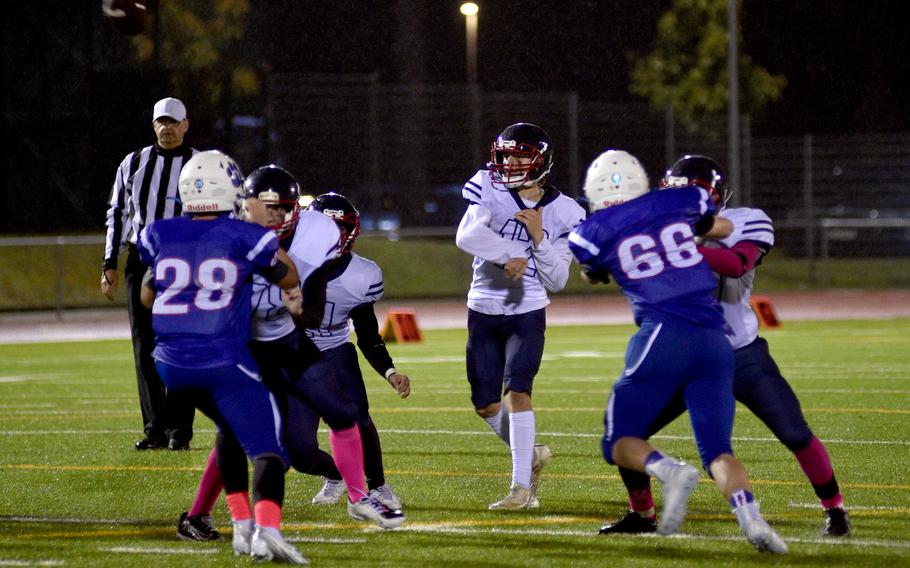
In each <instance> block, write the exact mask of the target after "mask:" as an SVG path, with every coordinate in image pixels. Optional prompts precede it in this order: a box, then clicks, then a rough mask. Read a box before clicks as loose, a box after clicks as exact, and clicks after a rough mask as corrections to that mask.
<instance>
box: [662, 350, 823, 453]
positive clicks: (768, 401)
mask: <svg viewBox="0 0 910 568" xmlns="http://www.w3.org/2000/svg"><path fill="white" fill-rule="evenodd" d="M735 355H736V370H735V371H734V375H733V396H734V397H735V398H736V400H737V401H739V402H741V403H742V404H743V405H744V406H745V407H746V408H748V409H749V410H750V411H751V412H752V414H754V415H755V416H757V417H758V419H759V420H761V421H762V422H764V424H765V426H767V427H768V428H769V429H770V430H771V432H772V433H773V434H774V436H775V437H776V438H777V439H778V440H780V441H781V443H782V444H783V445H785V446H786V447H787V449H789V450H790V451H791V452H798V451H800V450H802V449H805V448H806V447H807V446H808V445H809V443H811V442H812V438H813V437H814V434H813V433H812V430H811V429H810V428H809V425H808V424H807V423H806V418H805V416H804V415H803V411H802V408H801V407H800V404H799V399H798V398H797V397H796V394H795V393H794V392H793V389H792V388H791V387H790V384H789V383H788V382H787V380H786V379H785V378H784V377H783V375H781V373H780V369H779V368H778V367H777V363H775V362H774V359H773V358H772V357H771V353H770V351H769V350H768V342H767V341H765V340H764V339H763V338H761V337H759V338H757V339H756V340H755V341H753V342H752V343H750V344H749V345H746V346H744V347H740V348H739V349H737V350H736V351H735ZM685 411H686V404H685V401H684V400H683V399H682V397H677V398H676V399H675V400H673V401H672V402H671V403H670V405H669V406H667V408H666V410H665V411H664V412H662V413H661V414H660V416H658V417H657V418H656V419H655V421H654V424H652V425H651V427H650V428H649V430H648V435H649V436H650V435H653V434H655V433H656V432H658V431H660V430H661V429H662V428H663V427H664V426H666V425H667V424H669V423H670V422H673V421H674V420H676V418H677V417H679V416H680V415H681V414H682V413H683V412H685Z"/></svg>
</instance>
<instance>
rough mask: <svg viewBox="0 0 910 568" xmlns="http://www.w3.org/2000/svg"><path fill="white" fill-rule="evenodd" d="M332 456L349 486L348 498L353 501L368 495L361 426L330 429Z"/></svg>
mask: <svg viewBox="0 0 910 568" xmlns="http://www.w3.org/2000/svg"><path fill="white" fill-rule="evenodd" d="M329 443H330V444H331V445H332V458H333V459H334V460H335V467H337V468H338V471H339V472H340V473H341V478H342V479H344V484H345V485H346V486H347V488H348V499H350V501H351V502H352V503H353V502H355V501H359V500H360V499H361V498H363V497H366V495H367V488H366V483H365V481H364V477H363V444H362V443H361V441H360V428H358V427H357V425H356V424H354V426H353V427H351V428H348V429H347V430H329Z"/></svg>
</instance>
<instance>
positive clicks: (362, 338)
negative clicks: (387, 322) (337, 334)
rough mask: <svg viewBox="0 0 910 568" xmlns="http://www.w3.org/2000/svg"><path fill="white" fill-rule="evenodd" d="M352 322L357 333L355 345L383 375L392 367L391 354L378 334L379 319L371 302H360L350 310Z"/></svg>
mask: <svg viewBox="0 0 910 568" xmlns="http://www.w3.org/2000/svg"><path fill="white" fill-rule="evenodd" d="M351 320H352V321H353V322H354V333H356V334H357V347H359V348H360V352H361V353H363V356H364V357H366V360H367V361H369V363H370V366H371V367H373V369H375V370H376V372H377V373H379V374H380V375H382V376H383V377H385V373H386V371H388V370H389V369H391V368H392V367H394V366H395V365H394V364H393V363H392V356H391V355H389V350H388V349H386V346H385V342H384V341H383V340H382V337H381V336H380V335H379V321H377V319H376V312H375V311H373V303H372V302H367V303H365V304H360V305H359V306H357V307H356V308H354V309H353V310H351Z"/></svg>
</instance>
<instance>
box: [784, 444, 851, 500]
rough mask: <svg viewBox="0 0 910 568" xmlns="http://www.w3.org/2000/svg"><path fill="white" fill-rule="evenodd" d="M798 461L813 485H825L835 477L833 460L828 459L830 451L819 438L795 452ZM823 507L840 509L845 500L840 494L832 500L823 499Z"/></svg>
mask: <svg viewBox="0 0 910 568" xmlns="http://www.w3.org/2000/svg"><path fill="white" fill-rule="evenodd" d="M794 455H795V456H796V461H798V462H799V466H800V467H801V468H802V469H803V473H805V474H806V477H808V478H809V483H811V484H812V485H824V484H825V483H828V482H829V481H831V478H833V477H834V468H832V467H831V458H829V457H828V451H827V450H826V449H825V445H824V444H822V442H821V440H819V439H818V438H812V441H811V442H810V443H809V445H808V447H806V448H804V449H802V450H800V451H798V452H795V454H794ZM821 502H822V506H823V507H824V508H826V509H830V508H831V507H840V506H841V505H843V503H844V499H843V498H842V497H841V495H840V493H838V494H837V495H835V496H834V497H832V498H830V499H822V500H821Z"/></svg>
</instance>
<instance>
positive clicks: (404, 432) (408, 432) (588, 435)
mask: <svg viewBox="0 0 910 568" xmlns="http://www.w3.org/2000/svg"><path fill="white" fill-rule="evenodd" d="M195 431H196V432H197V433H205V434H208V433H213V432H214V431H215V430H214V429H211V428H208V429H206V428H197V429H196V430H195ZM319 432H321V433H328V430H327V429H325V428H322V429H320V430H319ZM135 433H136V431H135V430H134V429H125V430H0V436H56V435H71V436H81V435H86V434H135ZM380 433H382V434H402V435H406V436H489V435H490V433H489V432H488V431H485V430H420V429H403V428H383V429H381V430H380ZM537 435H538V436H540V437H544V438H546V437H550V438H601V437H602V436H603V434H599V433H590V432H538V433H537ZM653 439H655V440H691V439H692V436H676V435H670V434H658V435H656V436H653ZM732 440H733V441H734V442H746V443H757V444H766V443H772V444H779V443H780V441H779V440H778V439H777V438H772V437H754V436H734V437H733V438H732ZM825 443H826V444H843V445H857V446H864V445H865V446H910V440H843V439H828V438H826V439H825Z"/></svg>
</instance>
